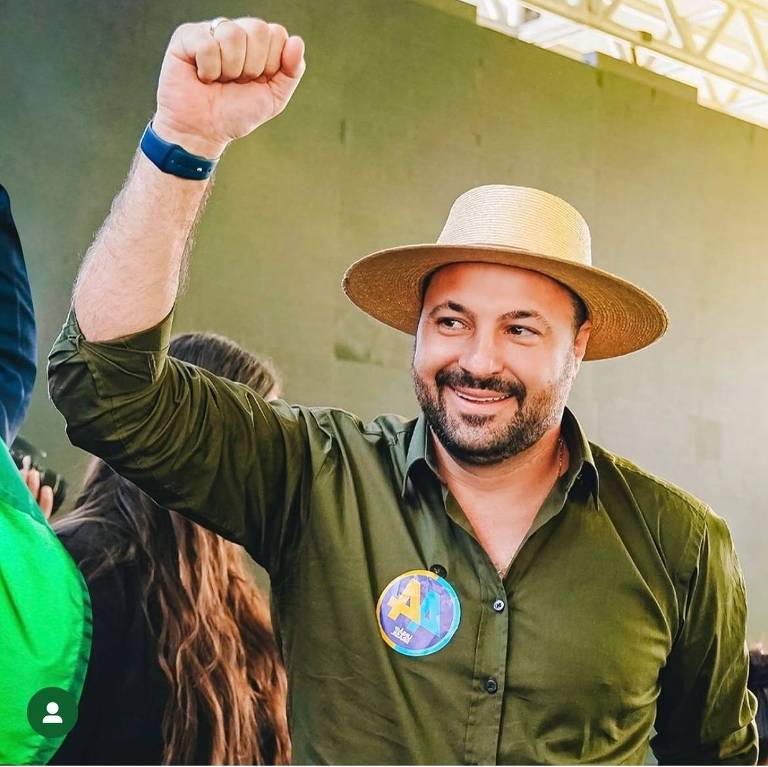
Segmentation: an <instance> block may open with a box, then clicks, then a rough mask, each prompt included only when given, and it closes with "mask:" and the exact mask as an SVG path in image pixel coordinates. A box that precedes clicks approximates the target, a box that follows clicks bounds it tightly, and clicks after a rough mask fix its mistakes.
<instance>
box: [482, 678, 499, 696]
mask: <svg viewBox="0 0 768 767" xmlns="http://www.w3.org/2000/svg"><path fill="white" fill-rule="evenodd" d="M498 689H499V683H498V682H497V681H496V680H495V679H489V680H488V681H486V683H485V691H486V692H487V693H488V694H489V695H493V693H495V692H496V691H497V690H498Z"/></svg>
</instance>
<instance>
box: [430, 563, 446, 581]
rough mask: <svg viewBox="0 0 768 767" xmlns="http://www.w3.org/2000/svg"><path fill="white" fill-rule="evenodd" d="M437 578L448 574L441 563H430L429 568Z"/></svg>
mask: <svg viewBox="0 0 768 767" xmlns="http://www.w3.org/2000/svg"><path fill="white" fill-rule="evenodd" d="M429 569H430V570H431V571H432V572H433V573H434V574H435V575H436V576H437V577H438V578H445V576H446V575H448V571H447V570H446V569H445V568H444V567H443V566H442V565H432V567H430V568H429Z"/></svg>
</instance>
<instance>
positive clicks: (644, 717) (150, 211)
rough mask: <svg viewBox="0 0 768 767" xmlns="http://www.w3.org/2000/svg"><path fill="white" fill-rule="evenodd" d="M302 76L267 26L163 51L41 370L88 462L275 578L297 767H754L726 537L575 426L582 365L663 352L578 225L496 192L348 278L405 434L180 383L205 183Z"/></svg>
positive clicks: (698, 506) (226, 29) (194, 39)
mask: <svg viewBox="0 0 768 767" xmlns="http://www.w3.org/2000/svg"><path fill="white" fill-rule="evenodd" d="M303 70H304V63H303V43H302V41H301V40H300V39H299V38H297V37H289V36H288V34H287V32H286V31H285V30H284V29H283V28H282V27H280V26H277V25H268V24H266V23H265V22H262V21H258V20H254V19H239V20H237V21H230V20H226V19H216V20H214V21H213V22H211V23H210V24H208V23H200V24H187V25H184V26H182V27H180V28H179V29H178V30H176V32H175V33H174V35H173V37H172V38H171V42H170V44H169V47H168V51H167V53H166V56H165V60H164V62H163V67H162V71H161V75H160V82H159V88H158V109H157V113H156V115H155V117H154V120H153V123H152V125H151V126H150V127H149V128H148V130H147V132H146V133H145V136H144V138H143V139H142V151H141V152H139V153H138V155H137V157H136V161H135V163H134V166H133V169H132V171H131V174H130V176H129V179H128V181H127V183H126V186H125V188H124V189H123V191H122V192H121V194H120V195H119V197H118V198H117V200H116V201H115V204H114V206H113V209H112V213H111V214H110V217H109V218H108V219H107V221H106V223H105V225H104V227H103V228H102V230H101V232H100V233H99V235H98V236H97V238H96V240H95V242H94V244H93V246H92V247H91V249H90V251H89V254H88V256H87V258H86V260H85V263H84V265H83V267H82V270H81V272H80V275H79V277H78V282H77V285H76V288H75V294H74V305H73V312H72V313H71V314H70V317H69V319H68V321H67V323H66V325H65V327H64V330H63V331H62V334H61V335H60V337H59V339H58V340H57V342H56V344H55V345H54V348H53V351H52V353H51V357H50V391H51V396H52V398H53V400H54V402H55V403H56V405H57V407H58V408H59V409H60V410H61V411H62V413H63V414H64V416H65V417H66V419H67V422H68V433H69V435H70V438H71V439H72V441H73V443H74V444H76V445H79V446H80V447H83V448H85V449H87V450H90V451H92V452H94V453H96V454H97V455H99V456H101V457H102V458H104V459H105V460H106V461H107V462H108V463H110V465H112V466H114V467H116V468H117V470H118V471H120V472H121V473H123V474H124V475H125V476H126V477H128V478H129V479H131V480H133V481H135V482H137V483H138V484H139V485H140V486H141V487H142V488H143V489H145V490H146V491H147V492H149V493H150V494H151V495H153V496H154V497H155V499H156V500H157V501H158V502H159V503H161V504H162V505H164V506H168V507H171V508H174V509H176V510H179V511H181V512H182V513H185V514H187V515H188V516H189V517H190V518H192V519H194V520H196V521H198V522H200V523H201V524H203V525H206V526H207V527H210V528H211V529H213V530H214V531H216V532H218V533H220V534H222V535H224V536H226V537H229V538H231V539H233V540H235V541H238V542H240V543H242V544H243V545H245V547H246V548H247V549H248V551H249V552H250V553H251V554H252V555H253V556H254V557H255V558H256V559H257V560H258V561H259V562H261V563H262V564H263V565H264V566H265V567H266V568H267V569H268V571H269V572H270V574H271V577H272V586H273V595H274V613H275V624H276V629H277V631H278V636H279V640H280V643H281V647H282V651H283V655H284V659H285V662H286V667H287V671H288V674H289V679H290V705H289V716H290V723H291V728H292V737H293V743H294V756H295V759H296V761H297V762H299V763H353V764H354V763H361V764H365V763H371V762H375V763H466V764H478V763H497V762H512V763H533V762H539V763H575V762H593V763H606V762H613V763H619V762H624V763H628V762H641V761H642V760H643V758H644V756H645V752H646V748H647V744H648V739H649V735H650V733H651V730H652V728H653V727H654V724H655V727H656V730H657V733H658V734H657V736H656V739H655V741H654V749H655V752H656V754H657V756H658V758H659V760H660V761H662V762H672V763H683V762H693V763H714V762H723V763H725V762H732V763H752V762H754V759H755V756H756V747H755V734H754V727H753V724H752V718H753V708H752V705H753V701H752V699H751V698H750V696H749V695H748V693H747V692H746V689H745V686H746V675H747V659H746V654H745V646H744V633H745V607H744V590H743V583H742V579H741V574H740V571H739V566H738V563H737V560H736V556H735V553H734V551H733V547H732V544H731V540H730V537H729V535H728V532H727V529H726V527H725V524H724V523H723V521H722V520H721V519H720V518H719V517H717V516H715V515H714V514H713V513H712V512H711V511H710V510H709V509H708V508H707V507H706V506H704V505H703V504H702V503H701V502H699V501H697V500H696V499H694V498H692V497H691V496H689V495H687V494H685V493H683V492H682V491H680V490H678V489H676V488H674V487H672V486H671V485H668V484H667V483H664V482H662V481H661V480H658V479H655V478H654V477H651V476H650V475H648V474H646V473H645V472H643V471H641V470H640V469H638V468H637V467H635V466H633V465H632V464H630V463H629V462H628V461H625V460H624V459H622V458H619V457H617V456H614V455H612V454H610V453H608V452H607V451H605V450H603V449H601V448H598V447H597V446H595V445H592V444H590V443H589V442H588V441H587V439H586V437H585V436H584V435H583V433H582V431H581V429H580V427H579V425H578V423H577V422H576V419H575V418H574V416H573V415H572V414H571V413H570V412H569V411H567V410H566V409H565V402H566V399H567V395H568V392H569V391H570V388H571V385H572V383H573V379H574V377H575V375H576V372H577V370H578V368H579V365H580V363H581V360H582V359H584V358H591V359H597V358H601V357H610V356H616V355H619V354H624V353H627V352H629V351H632V350H634V349H638V348H641V347H643V346H646V345H647V344H649V343H651V342H652V341H653V340H655V339H656V338H658V337H659V336H660V335H661V334H662V333H663V332H664V329H665V328H666V315H665V313H664V310H663V309H662V308H661V307H660V306H659V304H658V303H657V302H656V301H654V300H653V299H652V298H651V297H650V296H648V295H647V294H645V293H644V292H643V291H641V290H640V289H639V288H636V287H634V286H632V285H630V284H629V283H627V282H625V281H623V280H621V279H619V278H617V277H613V276H611V275H608V274H606V273H605V272H601V271H599V270H597V269H594V268H592V267H591V266H590V265H589V259H590V253H589V232H588V229H587V227H586V224H585V223H584V221H583V219H582V218H581V217H580V216H579V214H578V213H577V212H576V211H575V210H574V209H573V208H571V207H570V206H569V205H568V204H567V203H564V202H563V201H561V200H558V199H557V198H555V197H552V196H551V195H548V194H545V193H543V192H538V191H536V190H530V189H520V188H516V187H481V188H480V189H476V190H472V191H471V192H469V193H467V194H466V195H463V196H462V197H460V198H459V200H457V202H456V204H455V205H454V208H453V209H452V211H451V213H450V215H449V218H448V223H447V224H446V227H445V229H444V230H443V234H442V235H441V238H440V240H439V242H438V244H437V245H425V246H413V247H406V248H397V249H393V250H391V251H384V252H382V253H378V254H374V255H373V256H370V257H368V258H366V259H363V260H362V261H360V262H358V263H357V264H355V265H354V266H353V267H352V268H351V269H350V270H349V272H348V273H347V275H346V277H345V289H346V291H347V293H348V294H349V296H350V297H351V298H352V300H353V301H355V302H356V303H357V304H358V305H359V306H361V307H362V308H363V309H365V310H366V311H368V312H369V313H370V314H372V315H373V316H375V317H377V318H378V319H381V320H382V321H384V322H386V323H388V324H390V325H392V326H394V327H398V328H400V329H401V330H405V331H406V332H411V333H415V335H416V341H415V352H414V359H413V377H414V384H415V388H416V393H417V396H418V399H419V402H420V404H421V408H422V410H423V413H422V415H421V416H420V417H419V418H418V419H416V420H415V421H410V422H403V421H402V420H401V419H398V418H395V417H380V418H377V419H376V420H374V421H373V422H372V423H370V424H363V423H361V422H360V421H359V420H358V419H356V418H355V417H354V416H351V415H349V414H348V413H345V412H342V411H338V410H332V409H326V408H304V407H300V406H289V405H287V404H285V403H283V402H276V403H270V404H267V403H265V402H264V401H262V400H261V399H259V398H258V397H257V396H255V395H254V393H253V392H251V391H249V390H248V389H246V388H244V387H242V386H237V385H236V384H232V383H230V382H227V381H224V380H221V379H218V378H216V377H215V376H212V375H210V374H208V373H206V372H204V371H201V370H199V369H196V368H194V367H191V366H187V365H183V364H181V363H178V362H177V361H174V360H172V359H170V358H169V357H168V356H167V354H166V351H165V349H166V347H167V343H168V338H169V334H170V329H171V315H172V309H173V305H174V302H175V299H176V294H177V291H178V286H179V278H180V274H181V272H182V268H183V256H184V250H185V245H186V243H187V242H188V239H189V235H190V229H191V227H192V224H193V222H194V220H195V217H196V215H197V213H198V210H199V208H200V205H201V201H202V200H203V197H204V195H205V192H206V181H205V178H206V177H207V175H208V174H209V173H210V171H211V170H212V168H213V165H214V162H215V158H217V157H219V156H220V154H221V153H222V152H223V151H224V148H225V147H226V145H227V144H228V143H229V142H230V141H231V140H234V139H236V138H238V137H241V136H244V135H246V134H248V133H249V132H250V131H251V130H253V129H254V128H256V127H257V126H258V125H260V124H262V123H264V122H266V121H267V120H268V119H270V118H271V117H273V116H275V115H276V114H278V113H279V112H280V111H282V109H283V108H284V107H285V106H286V104H287V102H288V100H289V99H290V97H291V95H292V93H293V91H294V89H295V88H296V87H297V85H298V82H299V79H300V78H301V75H302V73H303ZM169 158H170V159H169Z"/></svg>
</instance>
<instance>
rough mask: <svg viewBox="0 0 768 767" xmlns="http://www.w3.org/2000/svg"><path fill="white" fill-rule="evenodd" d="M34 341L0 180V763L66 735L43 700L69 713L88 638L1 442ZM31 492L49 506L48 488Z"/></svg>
mask: <svg viewBox="0 0 768 767" xmlns="http://www.w3.org/2000/svg"><path fill="white" fill-rule="evenodd" d="M36 347H37V344H36V327H35V315H34V311H33V306H32V294H31V291H30V287H29V280H28V277H27V269H26V266H25V263H24V255H23V252H22V248H21V241H20V239H19V233H18V231H17V229H16V225H15V223H14V221H13V217H12V215H11V203H10V198H9V196H8V193H7V192H6V190H5V188H4V187H2V186H0V626H1V627H2V648H3V652H2V653H1V654H0V764H44V763H45V762H47V761H48V759H49V758H50V756H51V755H52V754H53V753H54V752H55V751H56V749H57V748H58V746H59V744H60V743H61V742H62V738H63V734H61V733H60V732H59V731H57V730H53V731H51V730H48V731H46V729H45V727H44V726H41V725H44V724H45V720H44V719H43V716H44V714H45V711H44V710H43V709H42V707H43V706H45V705H46V704H48V705H50V704H55V705H56V706H57V710H59V707H60V706H61V710H62V712H64V716H65V717H66V711H67V710H68V709H67V707H66V705H65V703H66V702H67V699H69V700H70V701H72V703H73V705H74V704H75V703H76V701H77V698H78V696H79V694H80V690H81V687H82V683H83V677H84V675H85V669H86V664H87V662H88V653H89V649H90V638H91V616H90V608H89V600H88V591H87V589H86V587H85V583H84V582H83V579H82V576H81V575H80V573H79V572H78V570H77V568H76V567H75V566H74V564H73V562H72V560H71V558H70V557H69V556H68V555H67V553H66V551H65V550H64V549H63V547H62V546H61V545H60V543H59V542H58V541H57V540H56V536H55V535H54V534H53V532H52V531H51V529H50V528H49V527H48V525H47V524H46V523H45V519H44V516H43V513H41V510H40V509H39V508H38V507H37V505H36V504H35V503H34V500H33V498H32V497H31V496H30V493H28V492H27V488H25V486H24V482H23V481H22V479H21V477H19V474H18V472H17V470H16V467H15V466H14V463H13V460H12V458H11V454H10V452H9V449H8V448H9V447H10V445H11V443H12V442H13V440H14V438H15V436H16V434H17V432H18V430H19V427H20V426H21V423H22V421H23V420H24V417H25V415H26V412H27V408H28V407H29V401H30V396H31V394H32V386H33V384H34V381H35V373H36V353H37V348H36ZM30 466H31V463H30V462H28V463H27V467H26V468H27V475H28V476H27V477H25V478H28V480H29V481H30V482H34V481H37V482H39V480H40V477H39V474H38V476H37V477H36V478H35V477H31V476H29V469H30ZM38 491H40V486H39V485H38ZM35 498H37V499H38V500H39V501H40V502H41V503H43V504H44V505H45V506H46V507H47V506H48V505H49V501H51V503H50V505H51V507H52V498H53V494H52V491H51V488H48V490H47V491H45V492H42V494H41V495H40V494H39V493H36V494H35ZM50 688H56V689H55V691H54V692H53V693H52V694H51V695H50V697H46V699H45V700H44V701H37V702H35V701H36V699H37V696H38V694H44V695H46V696H48V692H46V693H42V691H43V690H46V691H47V690H48V689H50ZM34 720H37V721H36V722H35V724H36V725H37V727H36V728H35V727H34V726H33V724H32V722H33V721H34Z"/></svg>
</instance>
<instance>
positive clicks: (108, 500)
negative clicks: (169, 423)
mask: <svg viewBox="0 0 768 767" xmlns="http://www.w3.org/2000/svg"><path fill="white" fill-rule="evenodd" d="M170 353H171V355H173V356H174V357H177V358H178V359H180V360H182V361H184V362H188V363H192V364H194V365H197V366H199V367H203V368H206V369H207V370H209V371H211V372H213V373H215V374H217V375H220V376H224V377H226V378H228V379H230V380H232V381H235V382H239V383H242V384H245V385H246V386H249V387H250V388H252V389H254V390H255V391H256V392H257V393H258V394H260V395H261V396H263V397H265V398H268V399H269V398H275V397H276V396H277V395H278V391H279V382H278V378H277V374H276V372H275V370H274V368H273V367H272V366H271V364H270V363H269V362H267V361H265V360H263V359H260V358H258V357H257V356H256V355H254V354H251V353H250V352H248V351H246V350H244V349H242V348H241V347H239V346H237V345H236V344H235V343H233V342H232V341H230V340H228V339H226V338H223V337H221V336H218V335H214V334H207V333H206V334H203V333H191V334H185V335H182V336H179V337H177V338H175V339H174V340H173V341H172V342H171V346H170ZM54 529H55V530H56V532H57V533H58V535H59V538H60V540H61V541H62V542H63V543H64V545H65V547H66V548H67V549H68V550H69V552H70V553H71V555H72V557H73V558H74V559H75V561H76V562H77V563H78V565H79V566H80V568H81V570H82V572H83V573H84V575H85V577H86V580H87V582H88V585H89V588H90V591H91V598H92V602H93V613H94V636H93V652H92V656H91V662H90V664H89V668H88V674H87V677H86V682H85V687H84V691H83V697H82V700H81V703H80V715H79V719H78V722H77V725H76V726H75V728H74V729H73V730H72V732H71V733H70V734H69V736H68V737H67V739H66V741H65V742H64V745H63V746H62V748H61V749H60V750H59V752H58V753H57V754H56V756H55V758H54V759H53V763H54V764H72V763H80V764H96V763H101V764H160V763H164V764H287V763H288V762H289V760H290V743H289V738H288V731H287V723H286V712H285V696H286V682H285V674H284V671H283V668H282V664H281V661H280V658H279V655H278V651H277V648H276V645H275V642H274V639H273V636H272V630H271V625H270V620H269V614H268V606H267V604H266V600H265V599H264V597H263V596H262V594H261V593H260V591H259V590H258V589H257V588H256V587H255V585H253V574H252V573H251V572H249V568H248V566H247V564H246V561H245V558H244V553H243V550H242V548H241V547H240V546H237V545H235V544H233V543H230V542H228V541H225V540H224V539H223V538H220V537H219V536H217V535H215V534H214V533H212V532H209V531H207V530H205V529H204V528H203V527H201V526H199V525H196V524H194V523H193V522H190V521H188V520H186V519H184V518H183V517H181V516H178V515H177V514H175V513H174V512H173V511H167V510H163V509H160V508H159V507H158V506H156V504H155V503H154V502H153V501H151V500H150V499H149V497H148V496H146V495H145V494H144V493H143V492H141V491H140V490H139V489H138V488H137V487H135V486H134V485H133V484H132V483H130V482H128V481H127V480H125V479H123V478H121V477H119V476H118V475H117V474H115V473H114V472H113V471H112V470H111V469H110V468H109V466H108V465H107V464H105V463H103V462H102V461H100V460H94V461H93V462H92V464H91V466H90V469H89V472H88V474H87V477H86V480H85V485H84V487H83V490H82V493H81V495H80V497H79V498H78V500H77V501H76V503H75V509H74V511H73V512H72V513H70V514H68V515H67V516H65V517H64V518H63V519H61V520H57V521H55V523H54Z"/></svg>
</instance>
